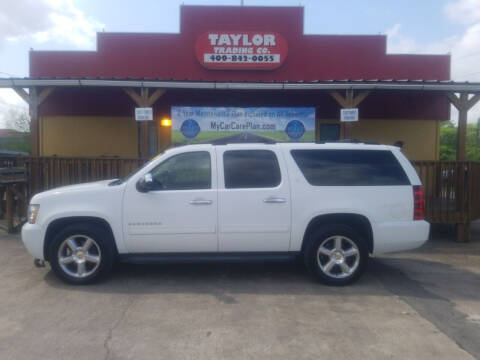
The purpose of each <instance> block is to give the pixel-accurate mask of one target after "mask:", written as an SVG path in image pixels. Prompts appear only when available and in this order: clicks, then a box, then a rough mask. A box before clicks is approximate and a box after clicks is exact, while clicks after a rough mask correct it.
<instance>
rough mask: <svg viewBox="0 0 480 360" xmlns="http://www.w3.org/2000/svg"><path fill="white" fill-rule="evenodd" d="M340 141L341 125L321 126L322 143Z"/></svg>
mask: <svg viewBox="0 0 480 360" xmlns="http://www.w3.org/2000/svg"><path fill="white" fill-rule="evenodd" d="M339 139H340V125H339V124H320V141H337V140H339Z"/></svg>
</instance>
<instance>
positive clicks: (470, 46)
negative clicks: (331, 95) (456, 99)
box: [386, 0, 480, 122]
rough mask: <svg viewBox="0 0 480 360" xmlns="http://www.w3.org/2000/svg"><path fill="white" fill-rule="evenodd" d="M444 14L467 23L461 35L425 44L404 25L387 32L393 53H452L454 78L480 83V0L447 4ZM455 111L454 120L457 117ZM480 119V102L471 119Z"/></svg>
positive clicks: (470, 113) (463, 0) (388, 46)
mask: <svg viewBox="0 0 480 360" xmlns="http://www.w3.org/2000/svg"><path fill="white" fill-rule="evenodd" d="M443 10H444V14H445V15H446V16H447V17H448V18H449V19H451V20H452V21H455V22H459V23H461V24H463V25H464V26H465V27H464V31H463V33H461V34H458V35H453V36H449V37H446V38H444V39H440V40H439V41H436V42H432V43H427V44H421V43H419V42H418V41H416V40H415V39H414V38H412V37H408V36H406V35H404V34H402V31H401V30H402V27H401V24H395V25H394V26H392V27H391V28H390V29H388V30H387V31H386V34H387V49H388V52H389V53H407V54H408V53H417V54H451V64H452V67H451V78H452V80H456V81H471V82H473V81H476V82H480V67H479V66H478V64H479V63H480V0H455V1H451V2H449V3H447V4H446V5H445V7H444V9H443ZM457 116H458V115H457V112H456V111H455V109H453V110H452V119H454V120H456V119H457ZM478 118H480V104H477V105H476V106H475V107H474V108H473V109H471V110H470V112H469V116H468V120H469V121H472V122H473V121H476V120H477V119H478Z"/></svg>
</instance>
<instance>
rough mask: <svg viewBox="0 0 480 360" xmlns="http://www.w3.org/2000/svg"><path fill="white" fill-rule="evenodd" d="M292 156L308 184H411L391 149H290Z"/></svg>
mask: <svg viewBox="0 0 480 360" xmlns="http://www.w3.org/2000/svg"><path fill="white" fill-rule="evenodd" d="M292 156H293V158H294V159H295V162H296V163H297V165H298V167H299V168H300V170H301V171H302V173H303V175H304V176H305V178H306V179H307V181H308V182H309V183H310V184H311V185H318V186H341V185H343V186H352V185H357V186H360V185H363V186H369V185H370V186H378V185H410V182H409V181H408V178H407V175H406V174H405V172H404V171H403V169H402V167H401V166H400V164H399V163H398V161H397V159H396V158H395V156H394V155H393V154H392V153H391V152H390V151H385V150H292Z"/></svg>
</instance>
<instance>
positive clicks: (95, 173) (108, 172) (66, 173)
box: [25, 157, 146, 196]
mask: <svg viewBox="0 0 480 360" xmlns="http://www.w3.org/2000/svg"><path fill="white" fill-rule="evenodd" d="M145 161H146V160H144V159H122V158H64V157H31V158H27V159H26V162H25V165H26V171H27V177H28V194H29V195H30V196H33V195H34V194H36V193H37V192H40V191H44V190H48V189H52V188H55V187H59V186H65V185H72V184H79V183H84V182H90V181H98V180H106V179H116V178H120V177H124V176H126V175H128V174H130V173H131V172H133V171H135V170H136V169H137V168H139V167H140V166H142V165H143V164H144V163H145Z"/></svg>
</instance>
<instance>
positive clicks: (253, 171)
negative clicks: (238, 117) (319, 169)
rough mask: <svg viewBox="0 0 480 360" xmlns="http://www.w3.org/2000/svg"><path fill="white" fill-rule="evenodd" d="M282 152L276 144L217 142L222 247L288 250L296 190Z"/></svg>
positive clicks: (221, 249) (230, 248) (243, 250)
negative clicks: (250, 147) (292, 196)
mask: <svg viewBox="0 0 480 360" xmlns="http://www.w3.org/2000/svg"><path fill="white" fill-rule="evenodd" d="M281 155H282V154H281V153H280V152H279V151H278V150H277V149H276V148H275V146H262V147H261V148H259V149H258V150H247V149H245V147H243V149H242V147H241V145H238V147H236V146H233V145H229V146H228V147H218V148H217V161H218V164H219V172H218V183H219V190H218V202H219V203H218V206H219V208H218V221H219V234H218V236H219V250H220V251H221V252H233V251H234V252H255V251H263V252H265V251H288V249H289V243H290V191H289V187H288V179H287V176H286V175H285V174H286V171H285V165H284V163H283V158H282V157H281ZM282 174H283V176H282Z"/></svg>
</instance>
